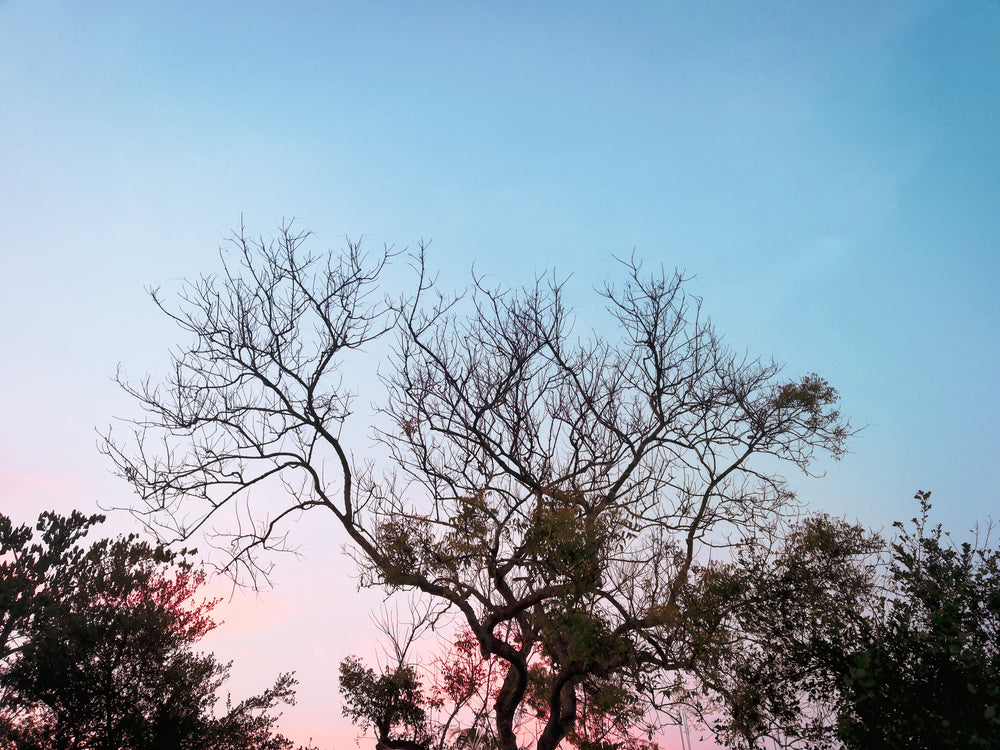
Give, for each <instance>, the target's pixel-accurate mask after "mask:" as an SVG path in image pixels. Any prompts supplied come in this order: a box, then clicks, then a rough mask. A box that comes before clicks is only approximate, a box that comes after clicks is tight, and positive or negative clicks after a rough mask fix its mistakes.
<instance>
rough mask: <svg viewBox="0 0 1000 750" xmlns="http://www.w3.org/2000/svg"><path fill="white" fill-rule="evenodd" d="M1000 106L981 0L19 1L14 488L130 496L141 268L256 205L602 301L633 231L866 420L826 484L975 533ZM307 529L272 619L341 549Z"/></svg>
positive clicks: (729, 316) (991, 499) (994, 310)
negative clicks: (560, 282)
mask: <svg viewBox="0 0 1000 750" xmlns="http://www.w3.org/2000/svg"><path fill="white" fill-rule="evenodd" d="M998 136H1000V3H997V2H993V1H989V0H984V1H983V2H964V3H951V2H882V3H877V4H876V3H850V2H837V3H834V2H829V3H792V2H762V3H754V4H747V3H737V2H728V3H722V2H704V3H690V4H680V3H655V4H654V3H633V4H625V3H586V2H576V3H568V2H567V3H510V4H503V5H501V4H486V3H458V2H455V3H286V4H282V5H281V6H280V7H279V6H278V5H277V4H269V3H256V2H240V3H236V2H231V3H226V2H218V3H211V4H207V3H181V2H172V3H162V4H153V3H112V2H95V3H69V2H66V3H57V2H45V1H44V0H40V1H35V2H25V1H13V2H12V1H10V0H8V1H7V2H0V257H2V259H3V268H4V271H3V273H2V274H0V346H2V351H3V352H4V361H5V365H6V366H5V367H4V368H3V370H2V372H0V386H2V387H3V391H4V393H5V394H6V398H5V399H4V405H3V407H2V411H0V414H2V418H3V421H4V424H5V426H6V429H5V430H4V432H3V434H2V435H0V452H2V455H3V458H2V459H0V491H2V492H3V500H2V501H0V502H2V503H3V506H4V508H5V509H6V508H8V507H9V508H13V509H14V510H15V511H16V513H20V514H22V515H23V516H24V517H28V516H29V515H33V514H34V513H35V512H36V511H37V510H39V509H41V508H43V507H50V506H59V507H61V508H63V509H66V508H70V507H74V506H79V507H84V508H95V507H96V502H97V500H98V499H101V500H103V501H104V502H106V503H109V504H115V503H118V504H120V503H121V502H123V501H126V500H127V496H126V495H125V491H126V490H125V488H124V487H123V486H119V485H118V484H117V483H116V482H114V481H113V480H112V479H111V478H110V477H108V474H107V467H106V466H105V464H104V463H103V461H102V459H101V458H100V457H99V456H98V455H97V453H96V451H95V449H94V442H95V436H94V433H93V428H94V427H95V426H99V425H104V424H106V423H107V422H108V421H109V419H110V418H111V416H112V415H115V414H123V413H127V412H128V411H129V409H130V405H129V404H128V402H127V401H126V400H125V399H124V397H123V396H122V395H120V394H118V393H117V392H116V391H115V389H114V388H113V387H112V385H111V383H110V382H109V378H110V376H111V375H112V374H113V373H114V370H115V367H116V365H117V363H118V362H122V363H124V364H125V365H126V366H127V367H128V369H129V371H130V372H136V373H143V372H147V371H149V372H152V373H156V372H158V369H157V368H161V369H162V366H163V364H164V362H165V351H166V348H167V347H168V346H170V345H172V344H174V343H176V335H175V334H174V332H173V331H172V330H171V329H170V328H169V327H168V326H167V325H166V324H165V323H164V322H163V321H162V320H160V319H159V318H158V317H157V316H156V315H155V313H154V311H153V309H152V306H151V304H150V303H149V302H148V299H147V298H146V297H145V295H144V292H143V287H144V286H145V285H150V284H152V285H159V284H162V285H164V286H166V287H167V288H170V287H171V285H176V283H177V280H178V279H180V278H183V277H185V276H191V275H196V274H198V273H202V272H211V271H213V270H214V269H216V268H217V250H218V247H219V245H220V242H221V240H222V238H223V237H225V236H226V235H228V234H229V233H230V232H231V231H232V230H233V229H234V228H235V227H237V226H238V224H239V222H240V216H241V214H242V215H243V216H244V217H245V220H246V223H247V226H248V228H249V229H251V230H253V231H255V232H265V233H267V232H269V231H271V230H272V229H273V228H274V227H276V225H277V224H278V223H280V221H281V220H282V219H283V218H287V217H298V221H299V222H300V224H301V225H302V226H304V227H308V228H311V229H313V230H314V231H315V232H316V246H317V247H319V248H324V247H330V248H336V247H338V246H341V245H342V240H343V237H344V236H345V235H346V236H350V237H358V236H360V235H364V236H365V237H366V238H367V241H368V242H369V243H371V244H373V245H375V246H377V245H381V244H382V243H393V244H395V245H396V246H399V247H403V246H413V245H414V244H415V243H416V242H417V241H418V240H420V239H421V238H423V239H429V240H432V244H431V249H432V252H433V254H432V260H433V262H434V263H435V264H437V265H438V266H439V267H440V268H441V269H442V279H443V280H444V282H446V283H447V284H452V285H457V284H461V283H463V280H464V278H465V274H466V272H467V271H468V269H469V268H470V267H472V266H473V265H475V267H476V268H477V270H479V271H482V272H484V273H489V274H492V275H495V276H496V278H497V279H498V280H504V281H508V282H511V283H518V282H522V281H527V280H529V279H530V278H532V277H533V275H534V274H535V273H537V272H539V271H542V270H545V269H555V270H556V272H557V273H559V274H572V275H573V279H574V280H573V282H572V284H571V289H572V290H573V292H572V293H573V294H574V295H575V296H576V298H577V299H578V300H579V302H580V305H581V310H582V311H583V313H584V314H586V310H587V304H593V302H592V300H591V299H590V298H589V289H590V287H591V286H592V285H594V284H599V283H600V281H601V280H602V279H603V278H605V277H607V276H609V275H611V274H613V272H614V263H613V261H612V257H613V256H614V255H628V254H630V253H632V252H633V251H634V252H635V253H636V255H637V257H640V258H643V259H645V260H646V261H647V262H648V263H650V264H661V263H662V264H663V265H665V266H666V267H668V268H672V267H679V268H682V269H685V270H686V271H687V272H688V273H689V274H691V275H693V276H694V279H693V280H692V282H691V284H690V289H691V291H692V292H694V293H695V294H698V295H700V296H702V297H703V298H704V309H705V310H706V311H707V312H708V313H709V314H710V315H711V316H712V318H713V320H714V321H715V322H716V324H717V325H718V327H719V329H720V330H721V331H722V332H723V333H724V334H725V335H726V339H727V341H728V342H729V343H730V344H731V345H732V346H733V347H735V348H737V349H744V348H746V349H749V350H750V351H751V352H752V353H754V354H760V355H763V356H765V357H768V356H774V357H775V358H776V359H777V360H778V361H781V362H785V363H786V364H787V368H788V373H789V375H790V376H791V375H796V374H803V373H806V372H810V371H816V372H818V373H820V374H821V375H823V376H824V377H826V378H827V379H828V380H829V381H830V382H831V383H832V384H833V385H834V386H836V387H837V388H838V389H839V390H840V391H841V394H842V396H843V401H844V403H843V408H844V411H845V412H846V413H847V414H850V415H851V416H852V417H853V419H854V421H855V423H856V424H858V425H867V427H866V429H865V430H864V431H863V432H862V433H861V434H860V435H859V436H858V437H857V438H856V439H855V440H854V442H853V444H852V448H853V451H854V453H853V454H852V455H850V456H848V457H847V458H846V459H844V460H843V461H841V462H839V463H836V464H833V463H831V464H829V465H825V466H824V467H823V468H825V469H827V476H826V477H825V478H823V479H821V480H808V479H805V478H801V479H800V478H798V477H793V482H794V484H795V485H796V486H797V487H798V488H799V489H800V491H801V494H802V496H803V497H804V498H805V499H808V500H810V501H812V502H813V503H814V504H815V506H816V507H818V508H822V509H825V510H828V511H831V512H833V513H837V514H846V515H847V516H849V517H851V518H860V519H861V520H863V521H865V522H867V523H869V524H872V525H874V526H883V525H886V524H888V523H889V522H891V521H892V520H893V519H896V518H906V517H909V515H911V513H912V511H913V510H914V508H915V505H914V503H913V502H912V501H911V497H912V495H913V492H914V491H915V490H917V489H930V490H933V492H934V495H933V497H932V500H934V501H936V507H937V509H938V511H940V516H939V518H941V520H944V521H945V522H946V524H947V525H948V526H949V527H950V528H952V529H954V530H955V531H962V530H964V529H966V528H968V527H969V526H970V525H971V524H972V523H974V522H975V521H976V520H977V519H982V518H985V516H986V515H987V514H988V513H990V512H992V511H994V509H995V508H996V507H997V505H996V500H995V497H996V492H995V489H994V487H993V477H992V476H991V468H992V467H993V465H994V464H995V463H996V461H997V458H998V452H997V448H996V441H995V435H994V432H995V428H996V425H997V424H998V423H1000V396H998V395H997V381H998V379H997V371H998V366H1000V346H998V335H997V331H998V328H1000V303H998V301H997V299H998V295H997V287H998V282H1000V247H998V237H1000V137H998ZM116 523H120V524H122V525H123V526H124V525H125V524H126V521H125V520H124V519H119V520H117V521H116ZM327 531H328V532H329V533H333V532H332V531H330V530H327ZM302 539H303V552H304V554H305V559H304V560H303V561H302V562H295V561H293V560H288V561H281V566H282V567H281V569H280V570H279V584H280V583H281V581H282V578H281V576H282V575H284V576H286V577H287V578H286V579H285V580H286V581H288V582H286V585H285V588H284V590H282V588H281V587H280V585H279V588H278V590H276V591H275V592H274V593H273V594H266V595H264V596H263V598H262V599H261V600H260V601H259V602H255V603H254V604H253V606H254V607H257V608H258V611H259V614H258V620H259V622H262V623H263V622H268V623H272V624H269V625H268V626H267V627H264V626H261V628H259V629H258V630H257V631H256V637H259V638H262V639H265V641H266V642H268V643H275V642H278V641H280V640H281V639H282V638H291V639H292V640H295V639H296V637H297V636H296V635H295V633H296V632H297V631H295V628H296V627H303V628H305V627H307V626H308V622H309V619H310V617H313V618H315V617H317V616H325V615H318V614H317V610H316V609H315V608H316V607H318V606H319V605H318V604H317V603H316V602H314V601H308V602H307V601H306V600H307V599H308V597H309V596H310V594H309V591H310V588H309V587H310V586H311V587H313V589H315V588H316V586H317V585H318V584H317V581H318V580H320V579H319V578H310V576H313V575H319V573H317V571H323V576H325V578H323V580H324V581H328V580H330V579H339V578H341V577H344V576H346V574H347V572H348V571H349V565H348V563H347V561H346V560H344V559H343V558H341V557H338V556H337V554H336V551H335V550H333V552H330V551H329V550H328V548H330V547H331V544H330V543H329V542H328V541H324V537H322V536H321V535H320V534H319V533H318V532H316V531H315V530H304V531H303V533H302ZM338 545H339V542H337V544H336V545H332V546H333V547H336V546H338ZM331 570H333V571H335V572H334V573H332V574H331ZM282 571H285V572H282ZM330 585H333V584H330ZM348 588H350V584H349V583H348ZM338 590H339V589H338ZM345 590H346V589H345ZM345 596H349V597H354V594H353V590H352V589H351V593H350V594H345ZM351 601H352V602H353V604H352V606H351V608H350V609H351V611H363V609H364V606H365V605H362V604H359V602H360V601H361V600H359V599H356V598H354V599H351ZM366 601H367V600H366ZM279 603H280V604H279ZM241 606H243V607H244V609H247V608H252V607H251V605H250V604H247V603H244V604H243V605H241ZM310 608H312V609H310ZM275 610H281V611H288V612H293V613H294V615H291V614H290V615H288V616H287V617H285V618H284V620H281V624H273V620H274V619H275V618H274V617H273V616H272V614H273V612H274V611H275ZM241 611H242V610H241ZM268 613H272V614H268ZM303 613H305V614H303ZM309 613H311V614H309ZM240 616H241V617H242V616H243V615H240ZM278 619H280V618H278ZM281 628H284V630H281ZM367 628H368V624H367V622H366V621H364V618H361V620H360V624H359V625H358V626H357V628H356V629H354V630H350V631H345V632H349V633H353V634H355V635H350V636H344V640H346V641H347V642H346V643H345V644H343V645H342V646H341V645H338V646H337V648H342V649H343V650H344V652H345V653H348V652H351V651H358V650H361V649H362V648H364V647H365V645H364V644H360V645H357V646H355V645H354V644H353V643H352V642H351V638H358V639H364V638H367V637H368V636H367V633H366V629H367ZM279 633H280V635H279ZM240 637H241V638H245V639H246V638H249V639H251V640H249V641H247V643H248V644H250V645H245V646H244V647H240V648H245V651H246V653H247V654H252V653H259V651H260V646H259V643H258V644H257V645H253V641H252V637H254V636H252V635H247V636H240ZM234 640H238V639H234ZM359 643H360V641H359ZM223 645H224V644H223ZM221 647H222V646H220V648H221ZM225 647H232V648H234V649H236V648H237V646H234V645H232V644H230V645H229V646H225ZM240 653H242V652H240ZM255 658H261V657H255ZM296 659H299V660H302V656H301V653H300V652H298V651H296V650H295V649H286V650H284V651H283V652H281V653H276V654H274V655H273V657H271V661H270V663H268V660H267V659H263V658H261V662H262V663H261V665H260V667H261V669H262V670H264V671H265V672H267V673H274V672H277V671H279V670H282V669H299V670H300V676H303V687H302V691H303V693H302V697H303V705H302V706H300V707H299V708H297V709H296V711H301V714H296V715H295V720H296V721H299V722H300V723H301V725H302V726H308V727H310V730H309V731H310V732H312V733H313V734H314V735H316V736H317V737H318V738H319V737H321V736H322V734H321V732H322V731H325V730H324V729H322V727H321V725H322V724H323V719H324V717H325V718H328V715H329V713H330V712H329V710H328V708H327V709H325V710H326V714H324V713H323V711H324V709H322V708H319V707H316V706H312V705H311V704H309V702H308V701H307V700H306V698H307V695H306V693H307V692H308V691H313V692H318V691H321V690H322V691H325V692H326V693H327V694H330V693H332V692H333V691H334V690H335V687H334V682H333V678H332V676H331V677H330V678H329V681H328V682H326V683H324V682H322V680H323V679H325V678H323V677H322V675H317V674H313V673H311V672H309V670H308V669H307V667H308V665H307V664H296V663H294V661H295V660H296ZM317 659H318V657H317V656H316V654H312V655H311V656H310V657H309V658H308V659H305V661H310V662H314V661H317ZM338 659H339V656H338V657H337V658H336V659H335V658H333V657H332V656H331V657H329V661H330V663H332V664H334V665H335V663H336V660H338ZM307 679H308V680H309V682H307V681H306V680H307ZM321 686H322V687H321ZM254 687H257V685H254V686H251V689H252V688H254ZM333 713H334V714H335V715H337V714H339V711H334V712H333ZM303 731H304V730H303Z"/></svg>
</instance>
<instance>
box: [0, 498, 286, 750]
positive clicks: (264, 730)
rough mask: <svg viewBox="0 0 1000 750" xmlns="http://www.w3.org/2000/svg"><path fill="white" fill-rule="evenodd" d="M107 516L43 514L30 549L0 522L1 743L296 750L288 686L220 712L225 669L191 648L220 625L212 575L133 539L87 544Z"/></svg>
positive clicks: (22, 534) (122, 749) (71, 749)
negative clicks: (282, 708)
mask: <svg viewBox="0 0 1000 750" xmlns="http://www.w3.org/2000/svg"><path fill="white" fill-rule="evenodd" d="M102 520H103V518H102V517H101V516H90V517H85V516H83V515H82V514H80V513H77V512H74V513H73V514H71V515H70V516H68V517H64V516H58V515H55V514H52V513H43V514H42V515H41V517H40V518H39V521H38V525H37V531H38V532H39V537H40V538H39V539H38V541H33V539H34V534H33V532H32V530H31V529H30V528H28V527H26V526H19V527H15V526H14V525H13V523H12V522H11V520H10V519H9V518H7V517H6V516H3V515H0V560H2V562H0V623H2V624H3V631H2V632H3V634H4V636H5V638H4V641H3V643H2V644H0V645H2V647H3V650H2V651H0V694H2V698H3V700H2V703H0V747H2V748H5V749H6V748H10V749H11V750H13V749H14V748H17V750H22V749H24V750H27V749H34V750H77V749H79V750H131V749H135V750H139V749H140V748H142V749H147V748H156V749H160V750H171V749H176V750H181V748H184V749H185V750H251V748H253V749H257V748H260V749H262V750H291V749H292V747H293V745H292V743H291V742H290V741H289V740H287V739H286V738H285V737H283V736H282V735H280V734H278V733H277V732H275V731H274V724H275V721H276V720H277V716H276V715H275V714H274V708H275V707H276V706H277V705H278V704H281V703H289V702H293V700H294V685H295V680H294V679H293V678H292V676H291V675H290V674H284V675H281V676H280V677H279V678H278V680H277V681H276V682H275V684H274V685H273V686H272V687H271V688H269V689H268V690H266V691H265V692H264V693H262V694H260V695H258V696H254V697H252V698H249V699H247V700H245V701H243V702H241V703H239V704H238V705H236V706H232V705H227V707H226V710H225V712H224V713H222V714H221V715H218V716H217V715H216V714H215V712H214V710H213V709H214V706H215V703H216V700H217V691H218V690H219V689H220V688H221V687H222V685H223V684H224V683H225V681H226V679H227V677H228V675H229V665H227V664H220V663H219V662H218V661H217V660H216V659H215V657H214V656H212V655H211V654H199V653H196V652H195V651H194V650H193V647H194V645H195V644H196V643H197V641H198V640H199V639H200V638H201V637H202V636H204V635H205V634H206V633H207V632H209V631H210V630H212V629H213V628H214V627H215V623H214V621H213V620H212V618H211V614H210V613H211V609H212V607H213V606H214V604H215V602H214V601H201V602H199V601H198V600H197V598H196V596H197V591H198V588H199V587H200V586H201V584H202V583H203V582H204V574H203V573H202V572H200V571H199V570H198V569H196V568H194V567H193V566H192V565H191V563H190V562H189V560H188V554H189V553H188V552H187V551H182V552H180V553H174V552H171V551H169V550H167V549H165V548H163V547H160V546H151V545H149V544H147V543H145V542H141V541H139V540H138V539H137V538H136V537H135V536H134V535H131V536H126V537H118V538H117V539H101V540H98V541H96V542H93V543H92V544H91V545H90V546H88V547H84V546H83V545H81V544H80V541H81V539H82V538H83V537H84V536H85V535H86V534H87V533H88V532H89V530H90V529H91V528H92V527H93V526H94V525H95V524H97V523H100V522H101V521H102Z"/></svg>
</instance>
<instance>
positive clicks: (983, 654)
mask: <svg viewBox="0 0 1000 750" xmlns="http://www.w3.org/2000/svg"><path fill="white" fill-rule="evenodd" d="M929 498H930V493H929V492H919V493H917V496H916V499H917V500H918V501H919V502H920V514H919V515H918V516H916V517H915V518H913V519H912V529H907V528H906V527H905V526H904V525H903V524H902V523H896V524H895V527H896V528H897V529H898V530H899V536H898V537H897V539H896V540H895V541H894V542H893V544H892V546H891V561H890V566H889V578H888V581H887V590H886V592H885V594H884V596H883V597H882V599H881V601H880V602H879V605H878V606H877V607H876V608H875V610H874V611H873V612H872V614H871V616H870V618H869V620H868V628H867V630H866V632H864V633H863V634H862V637H861V638H860V639H859V642H856V643H855V644H852V645H854V648H853V649H850V648H849V649H846V650H845V651H844V652H842V653H841V654H840V656H841V658H842V659H843V662H842V666H841V675H840V688H841V690H842V696H843V701H842V704H841V711H840V730H841V731H840V734H841V738H842V739H843V741H844V742H845V744H846V745H847V746H848V747H856V748H869V747H884V748H908V749H909V748H914V749H916V750H920V749H921V748H948V747H961V748H971V747H1000V550H997V549H989V548H988V546H987V543H988V537H987V538H986V539H984V540H982V542H983V544H982V545H980V544H978V543H977V544H973V543H970V542H964V543H962V544H961V545H958V546H955V545H954V544H952V543H951V542H950V541H949V539H948V538H947V535H946V534H944V533H943V532H942V530H941V525H940V524H938V525H936V526H933V527H931V526H929V525H928V517H929V513H930V509H931V505H930V501H929ZM977 541H978V540H977Z"/></svg>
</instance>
